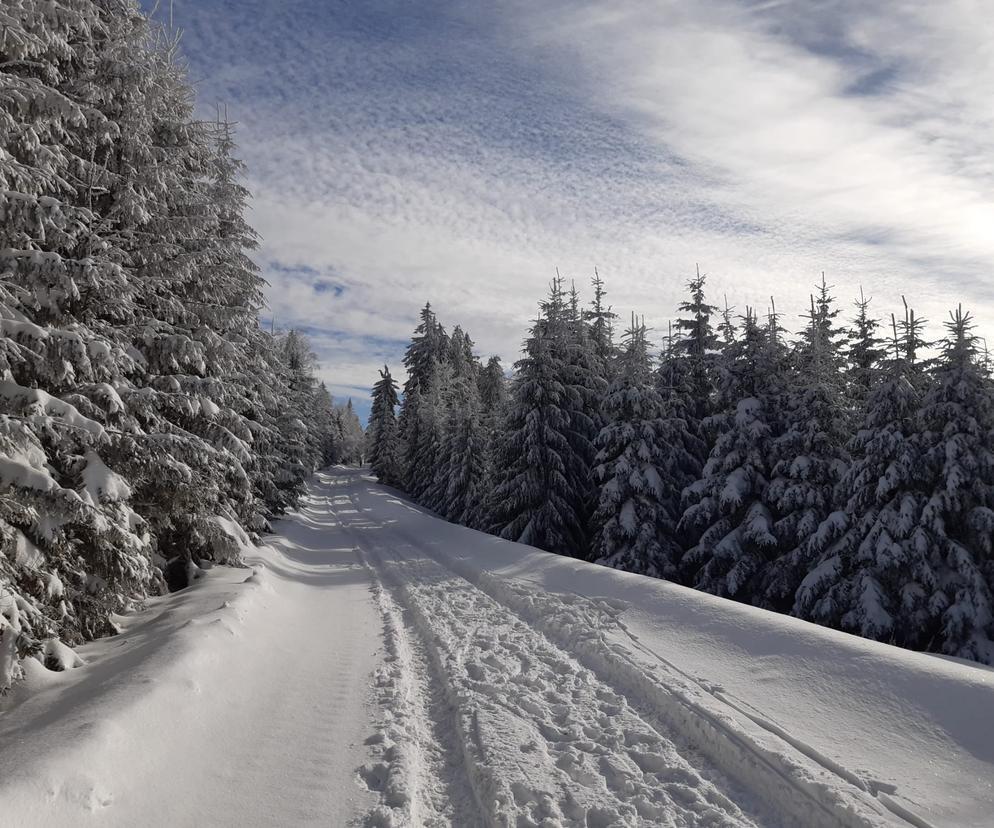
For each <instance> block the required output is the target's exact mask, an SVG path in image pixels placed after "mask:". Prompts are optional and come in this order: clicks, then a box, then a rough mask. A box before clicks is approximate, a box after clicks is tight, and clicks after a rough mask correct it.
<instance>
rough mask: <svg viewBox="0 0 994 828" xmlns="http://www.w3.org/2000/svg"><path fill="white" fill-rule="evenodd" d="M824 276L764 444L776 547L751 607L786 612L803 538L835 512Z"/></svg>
mask: <svg viewBox="0 0 994 828" xmlns="http://www.w3.org/2000/svg"><path fill="white" fill-rule="evenodd" d="M836 314H837V312H836V311H835V310H834V309H833V308H832V300H831V298H830V297H829V295H828V288H827V286H826V285H825V282H824V277H823V278H822V284H821V286H820V295H819V298H818V300H816V299H815V297H814V296H812V297H811V310H810V314H809V316H808V324H807V326H806V327H805V329H804V331H803V333H802V336H801V341H800V342H799V343H798V345H797V347H796V348H795V352H794V359H793V363H794V364H793V366H792V370H791V371H790V372H789V376H788V379H787V388H786V395H785V398H784V400H785V403H784V406H783V431H782V433H781V434H780V435H779V436H778V437H777V438H776V439H775V440H774V441H773V442H772V443H771V445H770V450H771V465H772V471H771V479H770V484H769V487H768V489H767V491H766V493H765V499H766V502H767V503H768V505H769V509H770V511H771V513H772V514H774V515H776V523H775V524H774V533H775V534H776V536H777V539H778V542H779V549H778V552H777V554H776V557H775V558H774V559H773V560H771V561H769V563H768V565H767V566H766V568H765V573H764V575H763V579H762V583H761V585H760V593H759V594H758V595H757V596H756V597H755V598H754V601H755V602H756V603H758V604H759V605H760V606H764V607H767V608H769V609H775V610H779V611H781V612H787V611H789V610H790V609H791V607H792V606H793V603H794V594H795V592H796V591H797V588H798V587H799V586H800V583H801V581H802V579H803V578H804V577H805V576H806V575H807V572H808V570H809V568H810V564H811V562H810V561H809V559H808V557H807V544H808V540H809V538H810V537H811V536H812V535H813V534H814V533H815V532H816V531H817V530H818V527H819V526H820V525H821V523H822V521H824V520H825V519H826V518H827V517H828V515H829V514H831V513H832V511H833V510H834V505H835V500H834V498H835V489H836V486H837V485H838V483H839V481H840V480H841V478H842V476H843V475H844V474H845V471H846V469H847V464H848V456H847V453H846V450H845V443H846V435H847V433H848V430H849V429H848V422H849V418H848V412H847V409H846V405H845V389H844V387H843V382H842V379H843V375H842V373H841V364H842V358H841V354H840V345H839V342H838V338H839V332H838V331H836V329H835V326H834V325H833V324H832V320H833V318H834V317H835V316H836Z"/></svg>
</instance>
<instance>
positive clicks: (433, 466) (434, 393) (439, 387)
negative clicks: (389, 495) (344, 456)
mask: <svg viewBox="0 0 994 828" xmlns="http://www.w3.org/2000/svg"><path fill="white" fill-rule="evenodd" d="M451 374H452V368H451V366H450V365H449V363H448V362H439V361H437V360H436V361H435V362H434V363H433V365H432V366H431V367H430V368H429V371H428V375H427V377H425V378H424V379H423V384H420V385H419V386H417V387H416V388H415V391H414V398H413V400H412V402H413V403H416V408H414V412H415V413H414V416H415V419H414V420H413V422H412V423H411V424H410V428H409V433H410V435H411V437H410V440H411V442H409V443H408V445H407V458H408V459H407V467H406V476H407V477H406V483H405V491H407V493H408V494H409V495H410V496H411V497H412V498H414V499H415V500H416V501H418V502H419V503H422V504H424V505H425V506H427V507H428V508H429V509H436V508H438V506H439V495H438V489H439V481H440V480H441V479H443V478H445V476H446V475H447V472H448V468H447V467H444V468H443V467H442V466H441V464H440V462H439V456H440V454H441V451H442V443H443V440H444V434H445V432H444V429H445V391H444V389H445V388H446V387H447V386H448V382H449V379H450V378H451ZM445 485H447V483H446V484H445Z"/></svg>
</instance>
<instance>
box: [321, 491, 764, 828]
mask: <svg viewBox="0 0 994 828" xmlns="http://www.w3.org/2000/svg"><path fill="white" fill-rule="evenodd" d="M340 485H341V484H340ZM329 504H330V505H331V507H332V508H333V509H334V510H335V511H336V515H337V516H338V517H339V518H340V519H341V520H342V524H343V528H345V529H346V530H347V531H349V532H350V534H351V535H352V537H354V538H355V539H356V541H357V547H358V548H359V549H360V550H361V553H362V555H363V556H364V558H365V559H366V561H367V563H368V565H369V566H370V568H371V570H372V571H373V572H374V573H375V577H376V578H377V580H378V581H380V582H381V583H385V584H387V585H388V586H389V589H385V588H384V587H383V586H380V587H379V590H380V594H379V603H380V607H381V611H382V612H383V614H384V617H385V619H386V621H385V629H386V631H387V633H386V635H387V642H388V644H387V648H388V652H390V653H391V657H394V656H396V661H397V662H399V663H400V665H401V669H400V671H399V672H400V674H402V675H403V674H409V673H410V672H411V671H410V670H409V669H406V668H405V667H404V666H403V661H404V656H403V652H402V651H403V650H404V649H407V648H408V647H409V646H410V645H409V644H405V645H403V646H398V645H397V641H398V639H399V640H401V641H406V640H409V639H410V638H411V637H412V636H410V634H409V633H408V632H407V631H406V628H405V627H403V626H402V622H401V620H400V612H399V608H398V604H399V605H402V606H403V607H404V608H406V609H407V611H408V612H409V614H410V618H411V620H412V622H413V626H414V628H415V630H414V633H415V635H417V636H419V637H420V639H421V641H422V642H423V643H424V644H425V645H426V646H427V650H428V652H429V654H430V661H431V670H432V671H433V673H434V677H433V679H431V681H432V682H433V683H439V684H441V685H442V687H443V689H444V692H445V696H446V699H447V701H448V704H449V706H450V709H451V711H452V713H453V714H454V722H453V723H454V728H453V730H454V734H453V733H451V731H450V734H451V735H454V737H455V738H456V739H457V740H458V741H459V742H460V748H461V753H462V760H463V762H464V764H465V774H466V777H468V780H469V785H470V788H471V792H472V796H466V795H464V796H463V798H462V802H463V811H462V813H461V814H460V815H459V816H458V818H456V819H454V820H453V821H452V822H451V824H454V825H472V824H482V825H489V826H514V828H529V826H543V828H555V826H574V825H575V826H587V827H588V828H598V826H602V827H603V828H606V827H607V826H643V825H644V826H649V825H652V826H672V827H673V828H683V826H688V827H689V826H715V828H717V826H756V825H759V824H761V823H759V822H757V821H756V820H755V819H754V817H753V816H752V815H749V814H747V813H746V812H745V811H743V809H742V808H740V807H739V806H738V805H736V804H735V802H733V801H732V799H731V798H730V797H729V796H728V795H726V793H725V792H723V791H729V790H732V789H733V786H732V785H730V784H728V783H727V782H725V781H724V780H722V779H721V777H720V775H719V774H717V773H716V772H715V771H714V770H713V769H711V768H708V769H706V770H704V771H702V770H700V769H699V767H695V766H699V765H700V763H701V759H700V757H699V756H697V755H695V754H693V753H692V752H690V758H688V756H686V755H684V753H683V752H681V751H680V750H679V749H678V748H677V745H676V744H675V743H674V742H673V740H671V739H668V738H666V736H664V735H663V734H661V733H660V731H659V730H657V729H656V728H655V727H654V726H653V724H651V723H650V722H649V721H647V720H646V719H645V718H643V717H642V716H640V715H639V714H638V713H637V712H636V711H635V710H634V709H633V708H632V707H631V706H630V705H629V704H628V702H627V700H626V698H625V696H624V695H623V694H621V693H618V692H616V691H615V690H614V689H613V688H612V687H611V686H609V685H608V684H606V683H604V682H603V681H601V680H599V679H598V678H597V677H596V676H595V675H594V673H593V672H592V671H591V670H589V669H587V668H586V667H584V666H582V665H581V664H580V663H579V662H578V661H577V660H576V659H575V658H573V657H572V656H571V655H570V654H568V653H567V652H565V651H563V650H562V649H560V648H559V647H557V646H556V645H555V644H553V643H552V642H551V641H550V640H549V639H548V638H547V637H546V636H545V635H544V634H543V633H541V632H539V631H538V630H536V629H534V628H533V627H532V626H530V625H529V624H527V623H525V621H523V620H522V619H521V618H520V617H518V616H517V615H515V614H514V613H513V612H511V611H510V610H509V609H508V608H507V607H505V606H504V605H502V604H501V603H500V602H498V601H497V600H495V599H494V598H493V597H491V596H490V595H488V594H486V593H485V592H483V591H482V590H480V589H479V588H477V587H476V586H475V585H473V584H472V583H470V582H469V581H468V580H466V579H464V578H462V577H459V576H458V575H456V574H455V573H454V572H452V571H451V570H450V569H448V568H447V567H445V566H444V565H443V564H441V563H440V562H439V561H436V560H434V559H433V558H431V557H429V556H427V555H424V554H419V553H418V552H417V550H416V548H415V547H414V546H412V545H411V544H410V543H407V542H403V540H402V542H400V543H398V542H397V540H398V538H397V537H396V535H394V534H392V533H391V534H390V535H389V537H388V538H383V537H382V531H381V530H382V529H383V526H382V524H380V523H376V522H375V521H373V520H371V519H370V518H369V517H368V515H366V514H364V513H363V512H362V511H361V510H360V508H359V507H358V506H357V505H356V504H355V503H354V502H353V500H352V497H351V493H347V492H343V493H342V495H340V496H338V497H333V498H331V499H330V500H329ZM390 593H393V594H395V595H396V596H397V598H396V602H395V599H394V598H392V597H391V596H390ZM398 632H400V633H401V634H400V635H398ZM391 641H393V642H394V643H393V644H391ZM398 651H400V652H398ZM384 670H385V671H386V673H387V674H389V672H390V667H389V665H387V667H385V668H384ZM415 672H416V671H415ZM379 681H383V678H381V679H380V680H379ZM402 682H403V679H401V678H400V677H399V676H398V677H395V678H387V679H386V681H385V682H384V683H385V685H386V686H387V687H388V688H389V689H388V692H387V693H386V696H387V704H388V705H389V706H392V707H393V709H394V710H395V711H399V715H398V716H397V717H396V718H397V719H399V720H400V721H401V722H404V723H405V724H403V725H402V726H400V727H397V726H396V725H394V724H393V723H391V729H392V732H391V733H390V735H389V736H388V737H385V738H386V740H387V743H388V744H389V745H391V750H392V758H393V762H392V763H389V764H380V765H376V766H375V767H377V768H378V770H377V774H378V775H379V776H381V777H384V778H388V777H390V776H391V775H393V776H403V774H404V768H405V766H409V768H410V769H409V770H408V784H409V785H411V786H412V787H414V788H417V787H418V786H419V784H424V781H423V780H420V781H419V780H418V779H417V769H418V768H419V766H420V763H419V762H418V761H416V760H414V761H412V760H411V758H410V756H405V755H404V753H405V751H401V752H400V753H398V752H397V751H396V750H394V749H393V748H394V746H395V745H399V744H401V743H404V742H406V744H407V748H406V752H409V753H414V754H416V753H418V752H423V749H424V744H425V743H424V738H423V734H420V733H418V732H417V731H418V730H419V729H423V728H419V727H417V726H416V725H414V726H412V724H413V723H415V722H416V721H417V716H416V715H414V716H411V710H410V707H411V705H410V694H409V693H407V692H405V691H404V690H402V689H401V691H400V692H399V693H398V689H400V688H399V687H398V685H402ZM398 696H400V698H397V697H398ZM412 720H413V721H412ZM398 731H399V732H398ZM405 731H406V734H405ZM405 735H406V737H407V738H406V740H405ZM436 764H437V760H436ZM450 776H451V774H450ZM738 794H739V796H741V795H742V792H741V790H740V791H739V792H738ZM391 798H392V800H393V805H394V812H395V813H396V812H398V811H399V813H397V814H396V816H397V817H399V819H398V820H397V821H396V822H391V821H387V815H386V814H385V813H384V807H383V804H390V800H391ZM422 798H424V799H427V798H428V797H426V796H425V795H424V794H423V793H418V792H417V791H416V790H415V791H413V792H409V793H408V796H406V797H404V798H401V799H397V798H396V796H395V795H394V794H391V793H388V794H387V795H386V796H385V800H386V801H385V803H383V804H381V805H380V806H378V807H377V808H376V809H374V810H373V811H372V812H371V813H370V814H369V815H368V816H367V823H366V824H367V825H381V824H382V825H393V824H404V818H405V817H407V818H409V819H411V820H412V822H413V824H415V825H418V824H425V825H430V824H448V823H445V822H444V820H445V819H446V818H449V819H451V818H452V815H451V814H446V813H440V812H439V811H438V810H437V809H436V810H432V809H430V808H429V809H426V815H425V816H424V817H422V820H421V821H419V820H418V819H416V818H415V815H416V814H417V812H418V811H417V802H418V800H419V799H422ZM751 804H752V805H755V803H751ZM470 807H475V808H476V809H477V812H476V815H475V817H474V816H472V815H470V814H469V812H468V810H467V809H468V808H470ZM427 814H430V815H431V816H430V818H429V817H428V816H427ZM389 817H390V818H393V817H394V814H390V815H389ZM762 824H766V825H770V824H772V823H771V822H770V821H769V820H767V821H765V822H763V823H762Z"/></svg>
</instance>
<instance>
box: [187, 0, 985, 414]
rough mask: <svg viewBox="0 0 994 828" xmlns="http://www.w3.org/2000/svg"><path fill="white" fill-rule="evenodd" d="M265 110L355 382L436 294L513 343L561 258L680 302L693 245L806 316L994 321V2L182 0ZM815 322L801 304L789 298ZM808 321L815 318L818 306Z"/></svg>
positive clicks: (264, 257)
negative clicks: (864, 299) (986, 8)
mask: <svg viewBox="0 0 994 828" xmlns="http://www.w3.org/2000/svg"><path fill="white" fill-rule="evenodd" d="M173 16H174V20H175V23H176V25H177V26H179V27H180V28H182V29H183V30H184V32H185V35H184V47H185V51H186V54H187V56H188V58H189V61H190V65H191V73H192V75H193V77H194V78H195V79H196V80H197V81H198V86H199V88H200V100H201V106H203V107H204V112H205V114H206V113H209V112H212V111H213V105H214V102H215V101H221V102H224V103H226V104H227V106H228V111H229V114H230V115H231V116H232V117H233V118H234V119H235V120H237V121H238V122H239V138H240V142H241V149H242V154H243V156H244V157H245V160H246V161H247V163H248V165H249V170H250V181H249V184H250V186H251V188H252V190H253V193H254V195H255V201H254V207H253V215H252V217H251V218H252V220H253V222H254V224H255V225H256V227H257V228H258V229H259V231H260V232H261V233H262V235H263V239H264V242H263V246H262V249H261V251H260V263H261V264H262V266H263V268H264V271H265V274H266V277H267V279H268V280H269V282H270V288H269V292H268V299H269V305H270V308H271V311H272V314H274V315H275V317H276V320H277V324H279V325H281V326H289V325H295V326H299V327H302V328H304V329H305V330H307V331H308V332H309V333H310V335H311V337H312V339H313V341H314V344H315V347H316V349H317V351H318V353H319V356H320V358H321V360H322V363H323V366H324V368H323V375H324V376H325V377H326V378H327V380H328V382H329V385H330V387H331V388H332V390H333V392H334V393H335V394H336V395H337V396H339V397H344V396H349V395H351V396H353V397H354V398H356V399H357V400H359V398H363V397H365V396H366V395H367V394H368V386H369V384H370V383H371V381H372V379H373V378H374V377H375V370H376V368H377V367H378V366H379V365H382V363H383V362H384V361H389V362H390V363H391V365H393V366H395V367H396V368H398V369H399V365H398V363H399V357H400V354H401V353H402V350H403V343H404V339H405V338H406V336H407V335H408V334H409V333H410V330H411V329H412V328H413V325H414V324H415V319H416V314H417V311H418V309H419V307H420V306H421V305H422V304H423V303H424V301H425V300H426V299H430V300H431V301H432V302H433V304H434V305H435V306H436V308H437V310H438V311H439V314H440V316H441V318H442V319H443V321H448V322H450V324H451V322H453V321H458V322H460V323H461V324H463V325H464V327H466V328H467V329H468V330H469V331H470V333H471V334H472V335H473V337H474V338H475V339H476V341H477V343H478V345H479V347H480V350H481V351H483V352H485V353H491V352H495V353H499V354H501V355H502V356H503V357H504V358H505V360H507V361H510V360H513V358H514V357H515V355H516V353H517V350H518V347H519V339H520V336H521V333H522V330H523V328H524V326H525V325H526V324H527V320H528V319H529V318H530V316H531V315H532V313H533V308H534V304H535V301H536V300H537V299H538V297H539V296H540V295H541V293H542V291H543V290H544V287H545V284H546V282H547V281H548V279H549V277H550V276H551V275H552V274H553V273H554V268H555V267H557V266H558V267H559V268H560V269H561V270H562V271H563V272H564V273H566V274H568V275H572V276H575V277H576V279H577V280H578V282H580V283H584V282H586V280H587V279H588V278H589V276H590V275H591V273H592V270H593V267H594V266H595V265H596V266H597V267H598V268H599V270H600V272H601V274H602V275H603V276H604V277H605V278H606V280H607V283H608V288H609V291H610V299H611V301H612V302H613V303H614V304H615V306H616V308H618V309H619V310H622V311H627V310H628V309H629V308H633V309H638V310H639V311H640V312H641V313H644V314H645V315H646V316H647V318H648V319H649V320H650V321H652V322H655V323H656V324H657V326H658V327H662V326H663V325H664V324H665V320H666V319H667V318H668V317H669V315H670V314H671V313H672V309H673V307H674V306H675V304H676V302H677V301H679V298H680V295H681V291H682V284H683V282H684V281H685V279H686V277H687V276H688V274H689V273H690V272H691V271H692V269H693V266H694V263H695V262H698V261H699V262H701V263H702V267H703V269H704V270H705V271H707V272H708V273H709V274H711V279H710V284H711V287H712V289H713V291H714V295H715V296H716V297H717V296H720V295H721V294H723V293H727V294H728V296H729V299H730V300H731V301H732V302H733V304H736V305H737V306H738V307H740V308H741V307H743V306H744V305H745V304H754V305H757V306H759V307H760V308H765V307H766V305H767V303H768V301H769V299H768V297H769V296H770V295H771V294H775V295H776V297H777V300H778V305H779V307H780V308H781V309H783V308H787V309H788V310H789V312H790V313H794V312H797V313H799V312H800V311H801V310H802V308H803V306H804V304H805V300H806V297H807V294H808V292H809V289H810V285H811V284H812V283H813V282H814V281H816V279H817V278H819V274H820V272H821V271H822V270H826V271H827V272H828V274H829V280H830V282H832V283H834V284H836V285H837V290H836V293H837V294H838V295H839V298H840V299H842V300H848V298H849V297H850V296H852V295H854V294H855V293H856V292H857V291H858V288H859V285H860V284H864V285H866V287H867V288H869V289H870V291H871V292H872V293H874V294H875V303H876V309H877V311H878V313H880V314H881V315H883V314H884V313H886V312H889V311H890V310H892V309H893V308H894V307H895V306H896V305H899V303H900V298H899V297H900V294H901V293H907V294H908V295H909V296H911V297H913V300H914V303H915V305H916V307H917V308H918V309H919V310H920V311H921V312H922V313H923V314H924V315H925V316H928V317H929V318H930V319H931V320H932V321H933V330H935V331H936V332H937V331H938V323H940V322H941V321H942V320H943V319H944V318H945V314H946V311H947V309H948V308H949V307H951V306H952V305H954V304H956V303H957V302H960V301H962V302H964V304H965V305H967V306H968V307H970V308H971V309H973V310H974V311H975V312H976V314H977V315H978V317H979V318H980V319H981V322H982V323H983V325H984V326H985V327H987V326H988V325H989V323H990V322H991V321H992V320H994V280H991V278H990V276H989V274H988V267H989V263H990V262H991V261H992V259H994V199H992V197H991V196H992V183H994V161H992V159H994V152H992V150H994V147H992V142H994V137H992V136H994V130H992V126H994V124H992V121H994V99H992V98H991V96H990V95H989V90H990V89H991V88H992V87H994V21H992V19H991V17H990V16H989V15H986V14H983V13H982V9H981V6H980V4H978V3H976V2H969V0H951V2H945V3H942V4H915V3H904V2H879V3H873V4H867V3H862V2H855V0H825V1H824V2H815V0H811V1H810V2H786V1H785V2H778V1H777V0H769V1H768V2H725V1H723V0H701V2H696V3H685V2H652V3H650V2H638V3H635V2H627V0H619V1H618V2H613V3H599V2H587V3H584V2H569V3H566V2H562V3H560V2H556V0H549V2H542V3H531V2H524V1H523V0H522V1H521V2H517V1H516V0H511V1H507V0H499V1H498V2H495V3H483V2H474V3H469V2H447V3H441V2H418V3H409V2H401V1H400V0H371V2H361V3H360V2H336V1H335V0H282V2H271V1H266V0H175V2H174V5H173ZM787 322H788V326H790V319H789V318H788V320H787ZM795 327H796V325H795Z"/></svg>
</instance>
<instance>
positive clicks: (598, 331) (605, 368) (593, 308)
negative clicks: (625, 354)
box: [583, 268, 618, 383]
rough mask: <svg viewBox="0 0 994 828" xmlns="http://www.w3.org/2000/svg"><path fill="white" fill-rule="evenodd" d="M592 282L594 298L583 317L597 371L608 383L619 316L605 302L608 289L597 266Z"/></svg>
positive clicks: (611, 370) (611, 372) (612, 364)
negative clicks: (616, 321)
mask: <svg viewBox="0 0 994 828" xmlns="http://www.w3.org/2000/svg"><path fill="white" fill-rule="evenodd" d="M591 284H592V285H593V288H594V298H593V299H592V300H591V302H590V308H589V309H587V310H585V311H583V319H584V321H585V322H586V323H587V326H588V330H589V337H590V343H591V346H592V348H593V351H594V357H595V358H596V360H597V371H598V373H599V375H600V376H601V377H602V378H603V379H604V382H605V383H607V382H609V381H610V380H611V378H612V375H613V370H614V360H615V356H616V354H615V347H614V320H615V319H617V318H618V314H616V313H614V312H613V311H612V310H611V306H610V305H606V304H605V303H604V297H605V296H606V295H607V291H606V290H605V288H604V280H603V279H601V277H600V274H599V273H598V272H597V269H596V268H595V269H594V278H593V280H592V281H591Z"/></svg>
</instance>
